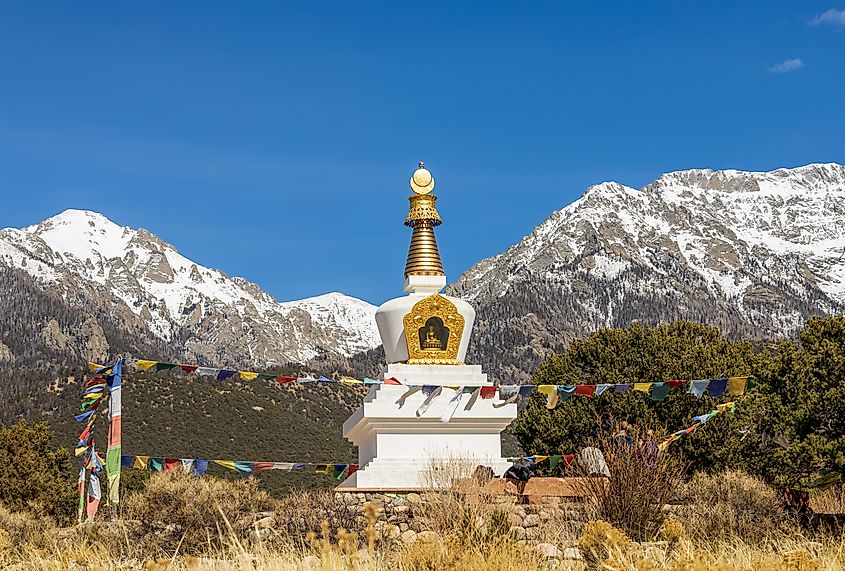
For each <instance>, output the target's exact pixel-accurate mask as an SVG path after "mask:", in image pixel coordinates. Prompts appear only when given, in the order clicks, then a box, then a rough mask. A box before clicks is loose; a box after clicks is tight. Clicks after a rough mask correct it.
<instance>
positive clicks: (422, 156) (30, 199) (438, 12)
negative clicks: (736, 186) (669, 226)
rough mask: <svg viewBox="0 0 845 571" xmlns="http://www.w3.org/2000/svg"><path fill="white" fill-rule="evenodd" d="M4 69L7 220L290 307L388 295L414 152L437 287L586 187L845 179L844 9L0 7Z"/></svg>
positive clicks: (2, 215) (396, 272)
mask: <svg viewBox="0 0 845 571" xmlns="http://www.w3.org/2000/svg"><path fill="white" fill-rule="evenodd" d="M840 11H841V12H840ZM0 74H2V83H0V197H2V201H1V202H0V227H6V226H24V225H28V224H32V223H35V222H38V221H40V220H42V219H44V218H47V217H49V216H51V215H53V214H56V213H57V212H60V211H62V210H64V209H66V208H84V209H91V210H97V211H99V212H102V213H103V214H105V215H106V216H108V217H109V218H111V219H112V220H114V221H116V222H118V223H120V224H123V225H128V226H133V227H139V226H140V227H144V228H147V229H148V230H150V231H151V232H153V233H155V234H157V235H159V236H161V237H162V238H163V239H164V240H166V241H168V242H170V243H172V244H174V245H175V246H176V247H177V248H178V249H179V250H180V251H181V252H182V253H184V254H185V255H187V256H188V257H190V258H193V259H194V260H196V261H197V262H200V263H202V264H204V265H209V266H213V267H217V268H220V269H222V270H223V271H225V272H227V273H229V274H237V275H243V276H245V277H247V278H249V279H251V280H253V281H256V282H258V283H259V284H260V285H262V286H263V287H264V288H265V289H267V290H268V291H270V292H272V293H273V294H274V295H276V296H277V297H278V298H279V299H282V300H285V299H294V298H299V297H304V296H308V295H316V294H320V293H323V292H326V291H342V292H345V293H348V294H350V295H355V296H358V297H362V298H364V299H367V300H368V301H371V302H373V303H380V302H381V301H383V300H384V299H386V298H389V297H392V296H395V295H397V294H400V293H401V285H402V269H403V267H404V261H405V253H406V251H407V245H408V240H409V237H410V233H409V231H408V229H406V228H404V227H403V226H402V221H403V219H404V216H405V213H406V210H407V201H406V196H407V195H408V194H409V188H408V184H407V180H408V178H409V176H410V173H411V172H412V171H413V169H414V167H415V165H416V162H417V161H419V160H424V161H426V164H427V165H428V166H429V167H430V169H431V170H432V172H433V174H434V176H435V178H436V180H437V191H436V193H437V194H438V195H439V197H440V211H441V214H442V216H443V218H444V220H445V223H444V225H443V226H442V227H441V228H440V229H439V230H438V239H439V241H440V245H441V251H442V254H443V258H444V264H445V268H446V271H447V273H448V276H449V279H450V281H454V280H456V279H457V278H458V276H459V275H460V273H461V272H463V271H464V270H466V269H467V268H468V267H469V266H471V265H472V264H473V263H475V262H476V261H478V260H480V259H481V258H484V257H487V256H491V255H494V254H496V253H498V252H500V251H501V250H503V249H505V248H506V247H507V246H509V245H510V244H512V243H514V242H516V241H517V240H518V239H519V238H520V237H521V236H523V235H525V234H527V233H529V232H530V231H531V229H532V228H533V227H534V226H535V225H537V224H539V223H540V222H542V221H543V220H544V219H545V218H546V216H548V214H550V213H551V212H552V211H553V210H556V209H558V208H560V207H562V206H564V205H566V204H568V203H569V202H571V201H573V200H574V199H576V198H577V197H578V196H579V195H580V194H581V193H582V192H583V190H584V189H585V188H586V187H587V186H589V185H590V184H594V183H598V182H601V181H604V180H616V181H619V182H622V183H624V184H629V185H633V186H641V185H643V184H645V183H647V182H649V181H651V180H653V179H654V178H656V177H657V176H659V175H660V174H661V173H663V172H665V171H669V170H678V169H685V168H693V167H711V168H739V169H753V170H769V169H772V168H777V167H781V166H797V165H801V164H806V163H809V162H829V161H833V162H845V109H843V102H845V2H840V3H839V4H835V3H833V4H831V3H815V2H800V3H799V2H771V1H770V2H741V3H739V2H737V3H733V2H719V3H713V2H706V3H699V2H678V1H671V2H665V3H660V2H648V3H644V2H635V1H631V2H620V3H611V2H603V3H594V2H583V3H579V4H578V5H576V3H563V2H549V3H544V2H530V3H529V2H507V3H503V2H478V3H472V2H443V3H435V4H416V5H412V4H410V3H405V2H383V3H373V4H366V3H361V2H343V3H337V4H328V3H311V2H296V3H283V2H266V3H262V2H238V3H236V2H226V3H223V2H210V1H203V2H187V1H186V2H152V1H150V2H143V3H125V2H102V3H94V2H90V3H88V2H53V3H47V2H43V3H42V2H4V3H3V4H2V7H0Z"/></svg>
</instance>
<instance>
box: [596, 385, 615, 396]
mask: <svg viewBox="0 0 845 571" xmlns="http://www.w3.org/2000/svg"><path fill="white" fill-rule="evenodd" d="M612 386H613V385H611V384H610V383H602V384H600V385H596V396H597V397H600V396H602V395H603V394H604V392H605V391H606V390H607V389H609V388H610V387H612Z"/></svg>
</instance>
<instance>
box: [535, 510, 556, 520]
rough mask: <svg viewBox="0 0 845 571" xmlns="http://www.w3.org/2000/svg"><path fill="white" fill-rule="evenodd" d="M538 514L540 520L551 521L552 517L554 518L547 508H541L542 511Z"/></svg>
mask: <svg viewBox="0 0 845 571" xmlns="http://www.w3.org/2000/svg"><path fill="white" fill-rule="evenodd" d="M537 515H539V516H540V521H549V520H550V519H552V514H550V513H549V512H548V511H546V510H540V513H539V514H537Z"/></svg>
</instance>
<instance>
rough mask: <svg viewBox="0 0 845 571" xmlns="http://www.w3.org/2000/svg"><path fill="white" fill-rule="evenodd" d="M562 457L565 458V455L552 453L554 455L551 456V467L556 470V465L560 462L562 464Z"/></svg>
mask: <svg viewBox="0 0 845 571" xmlns="http://www.w3.org/2000/svg"><path fill="white" fill-rule="evenodd" d="M562 459H563V456H558V455H552V456H549V468H551V469H552V470H554V469H555V466H557V465H558V464H560V461H561V460H562Z"/></svg>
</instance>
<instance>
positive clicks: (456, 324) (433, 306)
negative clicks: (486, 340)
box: [403, 293, 464, 365]
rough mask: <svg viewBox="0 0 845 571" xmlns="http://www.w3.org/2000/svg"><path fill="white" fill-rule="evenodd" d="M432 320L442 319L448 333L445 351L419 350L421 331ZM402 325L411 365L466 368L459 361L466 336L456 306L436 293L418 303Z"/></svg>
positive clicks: (462, 320) (461, 318)
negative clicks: (459, 366) (462, 342)
mask: <svg viewBox="0 0 845 571" xmlns="http://www.w3.org/2000/svg"><path fill="white" fill-rule="evenodd" d="M432 317H439V318H440V319H441V320H443V324H444V325H445V326H446V327H448V329H449V337H448V339H447V340H446V349H445V350H442V349H434V350H432V349H422V348H421V346H420V345H421V344H420V334H419V329H420V328H421V327H422V326H423V325H424V324H425V322H426V321H427V320H428V319H430V318H432ZM403 323H404V325H405V345H407V347H408V364H409V365H463V363H461V362H460V361H458V348H459V347H460V346H461V338H462V337H463V334H464V316H463V315H461V314H460V313H458V308H457V307H455V304H454V303H452V302H451V301H449V300H448V299H446V298H445V297H443V296H442V295H439V294H436V293H435V294H434V295H430V296H428V297H426V298H424V299H421V300H420V301H418V302H417V303H415V304H414V307H412V308H411V311H410V312H408V314H407V315H405V317H404V319H403Z"/></svg>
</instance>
